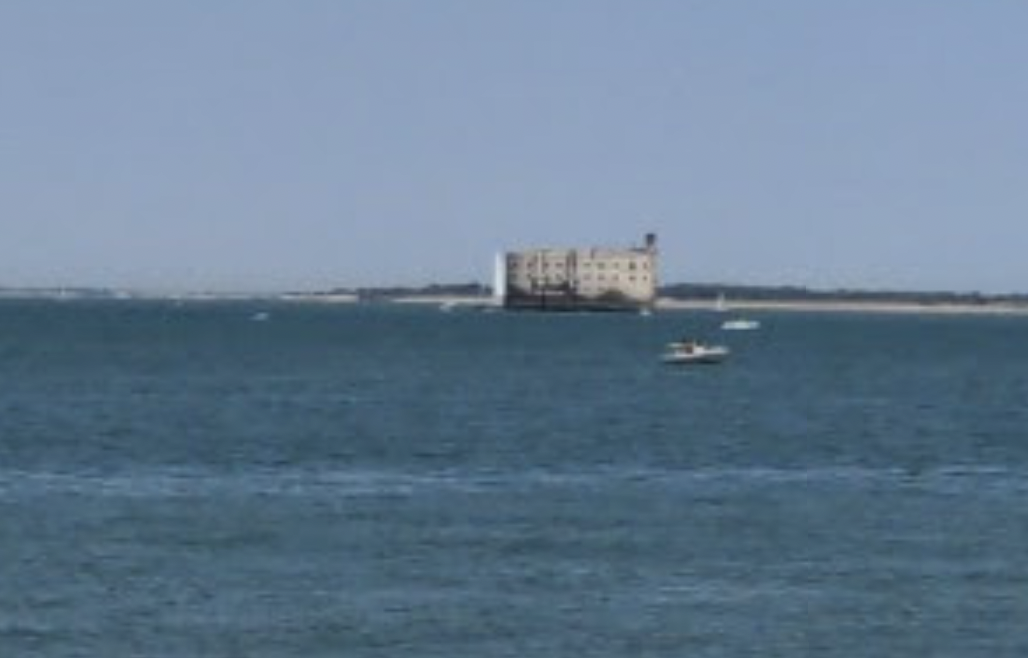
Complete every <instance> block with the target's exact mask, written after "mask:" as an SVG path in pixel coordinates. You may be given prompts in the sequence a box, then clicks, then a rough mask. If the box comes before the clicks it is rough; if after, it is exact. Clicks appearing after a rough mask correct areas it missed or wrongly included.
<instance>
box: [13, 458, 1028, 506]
mask: <svg viewBox="0 0 1028 658" xmlns="http://www.w3.org/2000/svg"><path fill="white" fill-rule="evenodd" d="M797 487H802V488H808V489H812V490H831V489H857V490H859V489H906V490H913V491H924V492H928V493H937V494H960V493H964V492H968V491H973V492H974V493H976V494H981V493H989V492H1018V493H1024V492H1028V469H1023V468H1020V469H1019V468H1010V467H1005V466H995V465H945V466H939V467H933V468H928V469H922V470H910V469H903V468H892V467H882V468H873V467H849V466H847V467H843V466H823V467H808V468H772V467H728V468H722V467H710V468H696V469H670V468H667V469H665V468H616V467H606V468H599V469H581V470H575V469H531V470H523V471H480V470H460V471H457V470H446V471H433V472H405V471H390V470H361V469H352V470H343V469H337V470H313V469H311V470H305V469H296V468H278V469H253V470H247V471H232V472H226V471H217V470H213V469H199V468H198V469H167V468H164V469H149V470H133V471H125V472H115V473H97V472H56V471H30V470H0V499H13V498H22V497H36V496H61V495H68V496H72V495H74V496H94V497H113V498H144V499H145V498H212V497H213V498H218V497H251V496H276V497H315V498H317V497H410V496H416V495H424V494H427V493H440V494H447V493H448V494H465V495H485V494H490V493H504V492H524V491H539V490H568V491H578V492H588V491H590V490H593V491H598V490H613V489H616V488H621V489H630V488H635V489H647V488H660V489H664V490H668V491H671V492H696V493H711V492H716V493H721V494H730V493H732V492H743V493H744V492H748V491H759V490H765V489H782V488H797Z"/></svg>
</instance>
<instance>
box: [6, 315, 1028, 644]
mask: <svg viewBox="0 0 1028 658" xmlns="http://www.w3.org/2000/svg"><path fill="white" fill-rule="evenodd" d="M260 310H264V311H268V312H269V313H270V317H269V319H268V320H267V321H265V322H255V321H252V319H251V317H252V316H253V314H254V313H255V312H257V311H260ZM759 318H760V319H761V320H763V322H764V328H763V329H762V330H761V331H759V332H756V333H753V334H735V335H729V334H725V335H721V336H718V335H717V332H715V331H712V329H713V328H714V327H716V321H717V320H718V319H719V318H716V317H714V316H712V315H704V314H697V313H694V314H660V315H657V316H654V317H649V318H642V317H634V316H617V315H612V316H575V315H568V316H542V315H507V314H486V313H472V312H454V313H439V312H438V311H435V310H433V309H407V308H394V307H364V306H362V307H309V306H270V307H269V306H265V307H253V306H247V305H241V304H207V305H203V304H200V305H186V306H178V307H176V306H173V305H170V304H157V303H154V304H133V303H118V304H91V303H78V302H76V303H63V304H62V303H25V302H7V303H3V304H0V376H2V380H3V388H2V392H0V656H17V657H22V656H45V657H55V656H105V657H120V656H147V657H150V656H182V657H205V656H254V657H263V656H304V657H316V656H376V657H378V656H380V657H386V656H389V657H393V656H425V657H429V656H431V657H440V658H443V657H445V658H454V657H457V656H468V657H472V656H473V657H476V658H477V657H490V656H533V657H534V656H574V657H583V656H701V657H702V656H819V657H821V656H847V657H848V656H868V657H872V656H876V657H877V656H953V657H960V658H966V657H969V656H983V657H984V656H988V657H990V658H991V657H997V656H1025V655H1028V319H1024V318H986V317H981V318H972V317H913V316H911V317H906V316H903V317H889V316H881V317H875V316H861V315H801V314H796V315H785V314H783V315H764V316H759ZM686 332H691V333H696V334H704V333H705V334H707V335H712V336H714V337H715V338H718V339H721V340H727V341H728V342H729V344H730V345H731V346H732V347H733V349H734V352H735V353H734V355H733V359H732V360H731V362H729V363H727V364H725V365H723V366H720V367H708V368H698V369H674V368H667V367H664V366H661V365H660V364H659V363H658V362H657V356H658V354H659V352H660V350H661V348H662V346H663V344H664V343H666V342H667V341H668V340H671V339H673V338H676V337H678V336H679V335H680V334H682V333H686Z"/></svg>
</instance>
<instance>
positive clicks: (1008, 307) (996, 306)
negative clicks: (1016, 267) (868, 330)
mask: <svg viewBox="0 0 1028 658" xmlns="http://www.w3.org/2000/svg"><path fill="white" fill-rule="evenodd" d="M657 309H659V310H667V311H687V310H690V311H710V312H715V311H717V309H716V307H715V305H714V304H713V303H711V302H710V300H691V299H689V300H686V299H673V298H667V297H662V298H660V299H658V300H657ZM748 311H754V312H794V313H883V314H908V315H909V314H925V315H1028V304H1011V303H1006V302H984V303H980V304H972V303H954V302H906V301H857V300H832V299H822V300H804V301H797V300H774V299H760V300H752V299H733V300H732V301H731V303H730V304H729V305H728V307H727V309H725V310H724V311H722V313H724V314H725V315H731V314H733V313H734V314H739V313H741V312H748Z"/></svg>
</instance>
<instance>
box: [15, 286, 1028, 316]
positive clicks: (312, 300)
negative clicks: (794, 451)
mask: <svg viewBox="0 0 1028 658" xmlns="http://www.w3.org/2000/svg"><path fill="white" fill-rule="evenodd" d="M405 292H409V291H405ZM0 300H41V301H54V302H63V301H76V300H77V301H110V302H132V301H166V302H173V303H212V302H214V303H216V302H282V303H289V304H317V305H331V304H345V305H350V304H396V305H411V306H439V307H445V308H447V309H456V308H461V307H465V308H486V307H497V306H499V304H498V303H497V301H496V299H495V298H493V297H492V296H489V295H482V294H477V295H463V294H445V293H436V292H434V291H433V293H431V294H418V293H414V294H395V295H381V296H374V297H370V298H362V297H361V296H360V295H358V294H355V293H349V292H332V293H285V294H245V293H240V294H218V293H194V294H183V295H163V294H160V293H149V294H148V293H139V292H132V293H106V291H102V292H99V293H97V292H94V291H91V290H86V291H82V290H72V291H55V290H12V289H7V290H0ZM656 310H657V311H672V312H674V311H697V312H710V313H715V312H718V313H719V314H722V315H727V316H731V315H740V314H747V313H767V312H781V313H878V314H906V315H917V314H920V315H1028V301H1020V300H1015V301H1011V300H1009V299H992V300H990V299H988V298H983V299H980V300H975V301H961V300H952V299H947V300H935V299H931V298H926V299H924V300H920V301H919V300H917V299H854V298H846V299H833V298H831V297H819V298H816V299H789V298H780V299H775V298H773V297H760V298H756V299H754V298H747V297H741V296H740V297H733V298H731V299H730V300H729V301H728V302H727V303H726V308H724V309H720V310H719V309H718V308H717V303H716V301H715V300H712V299H709V298H707V297H702V298H699V297H697V298H685V299H683V298H678V297H666V296H664V297H658V299H657V302H656Z"/></svg>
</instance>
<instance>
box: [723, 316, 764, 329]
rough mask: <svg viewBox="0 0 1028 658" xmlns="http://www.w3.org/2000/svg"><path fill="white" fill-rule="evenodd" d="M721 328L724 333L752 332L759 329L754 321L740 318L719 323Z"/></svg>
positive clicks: (757, 323) (758, 324) (758, 325)
mask: <svg viewBox="0 0 1028 658" xmlns="http://www.w3.org/2000/svg"><path fill="white" fill-rule="evenodd" d="M721 328H722V329H724V330H725V331H753V330H755V329H760V323H759V322H757V321H756V320H744V319H742V318H739V319H735V320H726V321H725V322H723V323H721Z"/></svg>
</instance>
